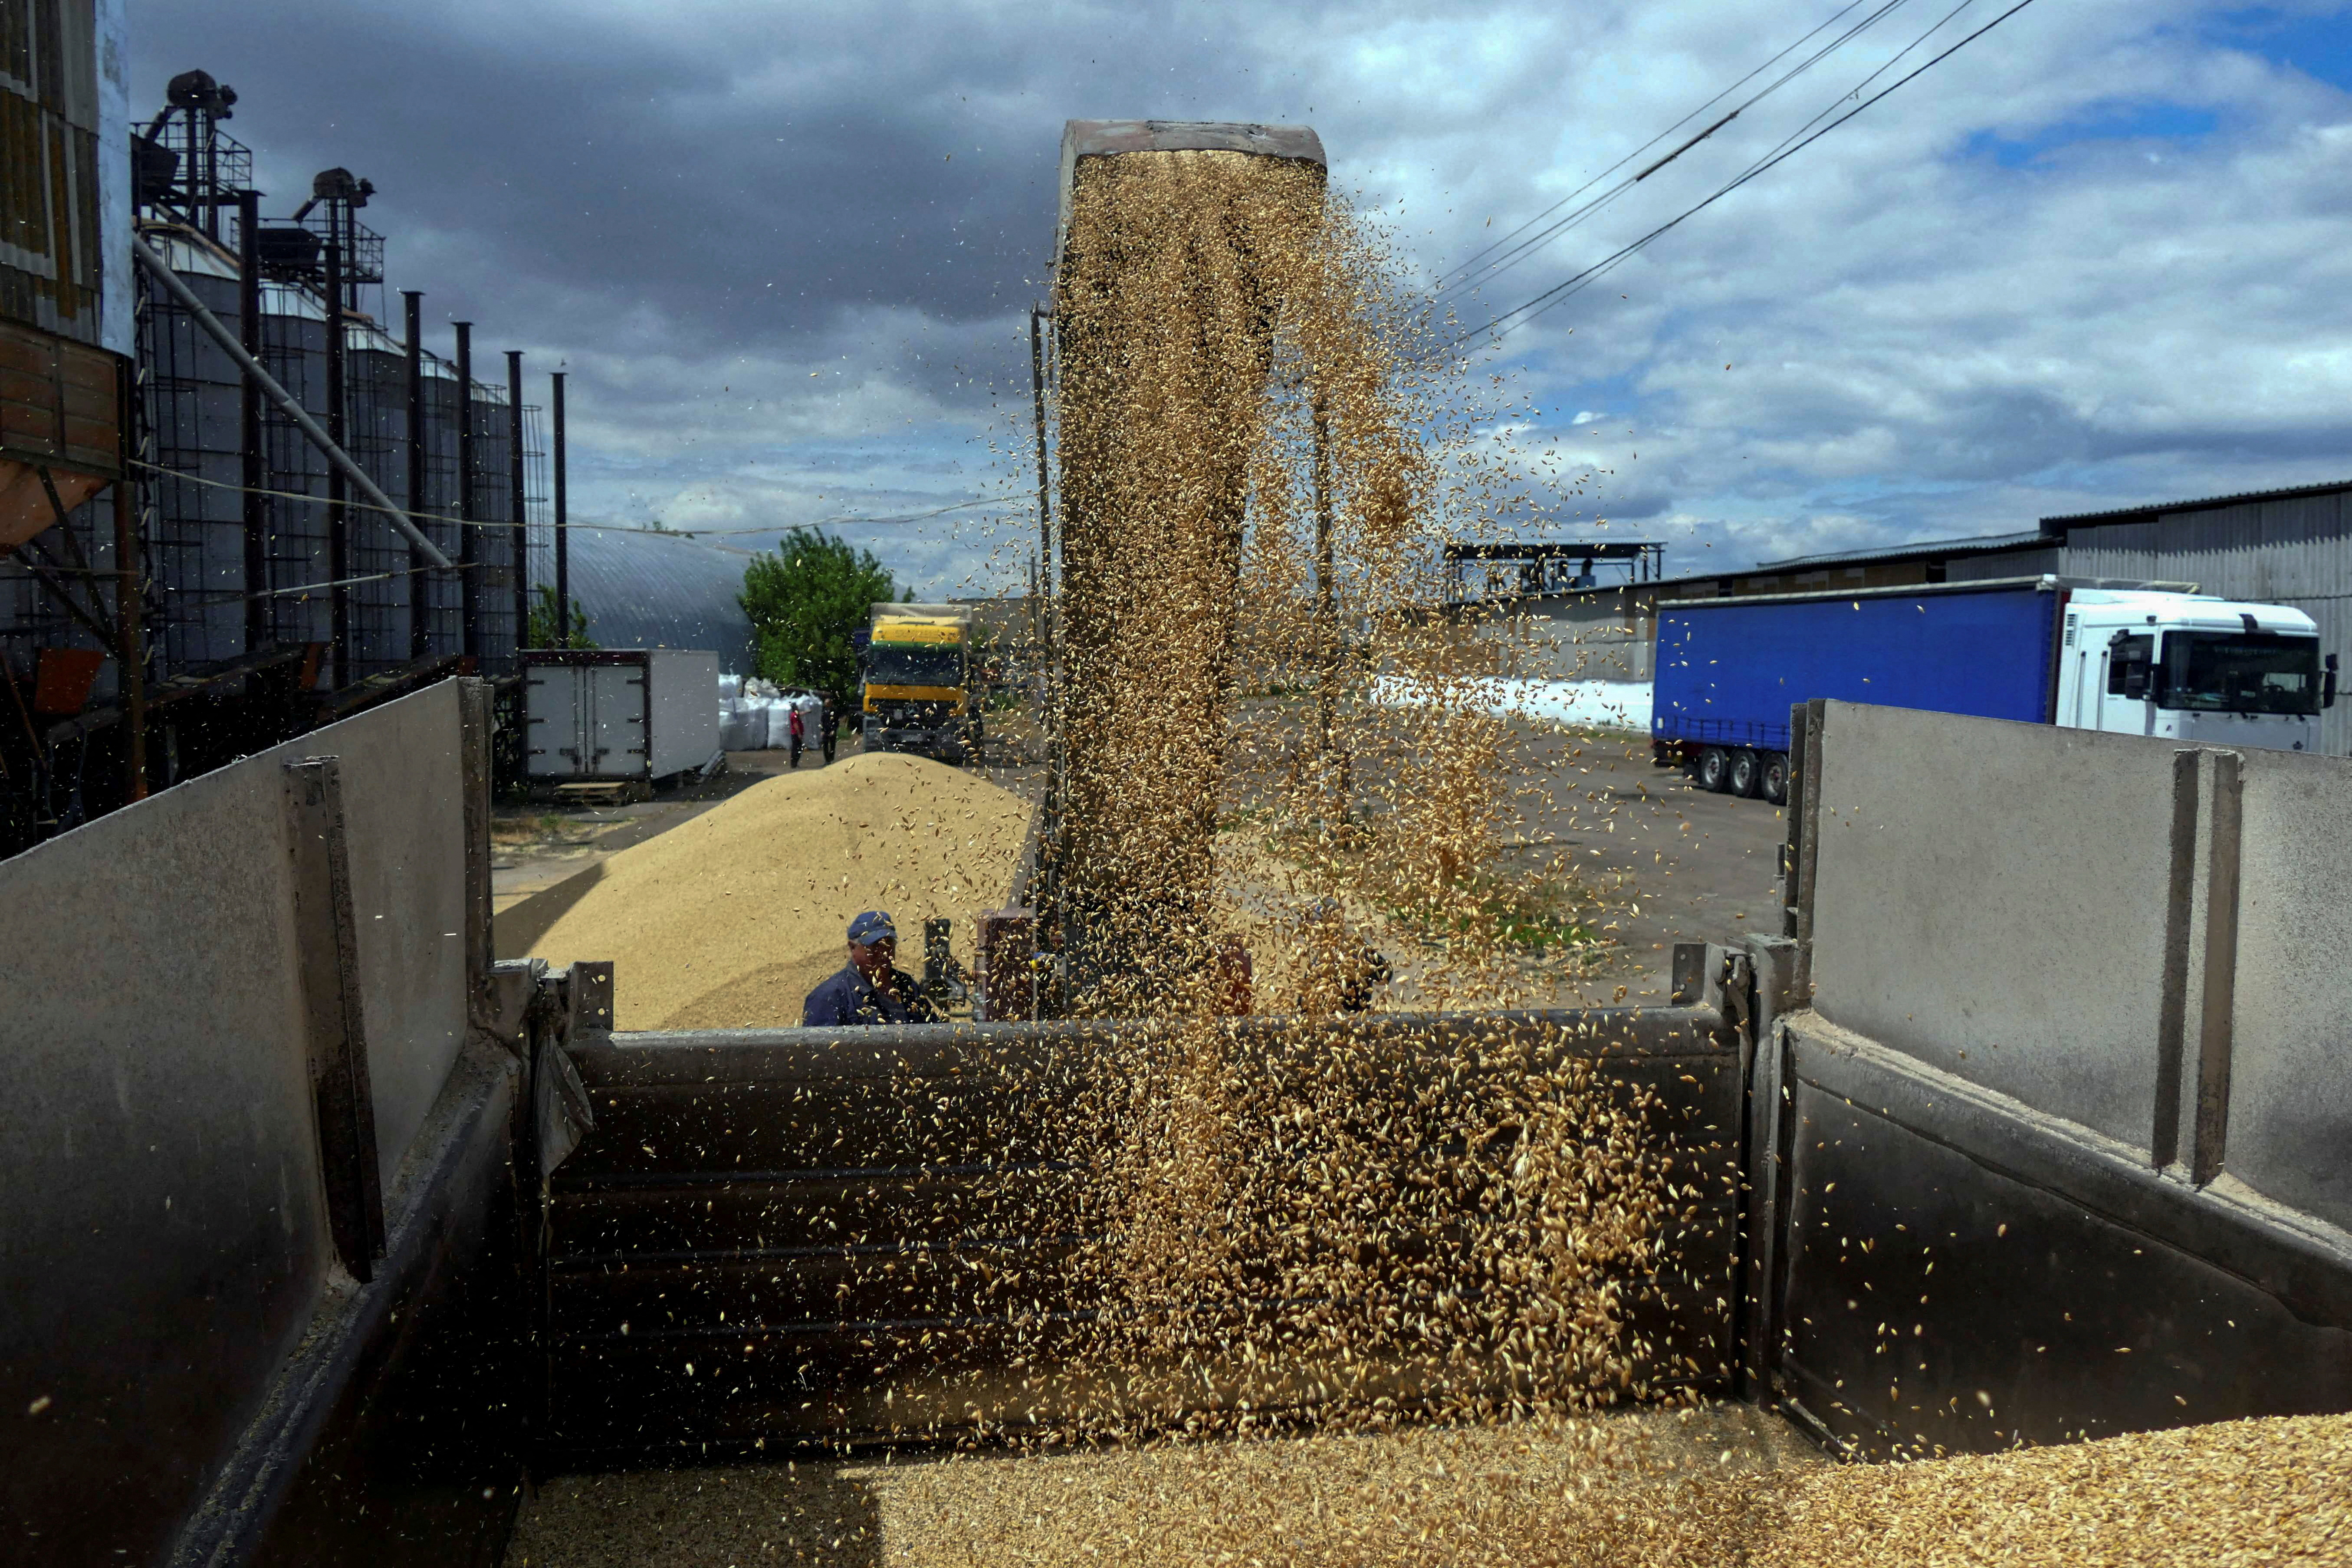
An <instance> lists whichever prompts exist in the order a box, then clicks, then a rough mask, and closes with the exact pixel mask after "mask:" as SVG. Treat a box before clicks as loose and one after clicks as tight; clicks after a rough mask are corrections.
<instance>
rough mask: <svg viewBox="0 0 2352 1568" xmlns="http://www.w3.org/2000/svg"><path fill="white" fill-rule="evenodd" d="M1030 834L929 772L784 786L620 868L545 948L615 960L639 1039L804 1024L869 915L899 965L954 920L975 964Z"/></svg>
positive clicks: (1006, 798)
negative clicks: (941, 919)
mask: <svg viewBox="0 0 2352 1568" xmlns="http://www.w3.org/2000/svg"><path fill="white" fill-rule="evenodd" d="M1028 824H1029V805H1028V803H1027V802H1025V801H1024V800H1023V799H1022V798H1021V797H1020V796H1018V795H1014V794H1013V793H1012V792H1011V791H1009V790H1005V789H1002V788H1000V787H998V786H997V785H995V784H989V783H987V782H986V781H985V780H982V779H979V778H976V777H974V776H972V775H971V774H970V773H965V772H963V771H961V770H960V769H957V768H951V767H948V766H945V765H943V764H941V763H934V762H930V761H929V760H927V759H924V758H920V757H908V756H899V755H893V754H888V753H877V754H874V755H864V756H856V757H850V758H847V759H845V761H843V762H841V763H836V764H835V766H833V767H830V768H826V769H824V771H822V772H819V773H785V774H780V775H778V776H777V777H775V778H772V779H770V780H768V781H767V782H765V783H763V784H756V785H754V786H753V787H751V789H748V790H745V791H744V792H743V793H742V794H740V795H737V796H735V797H734V798H733V799H731V800H730V801H727V802H726V803H725V804H723V805H718V806H714V807H713V808H712V809H710V810H709V811H707V812H705V813H703V814H702V815H701V816H698V817H696V818H694V819H693V820H692V821H690V822H688V823H685V824H683V825H681V826H678V827H676V828H674V829H672V830H671V831H669V832H667V833H665V834H663V835H661V836H660V837H657V838H654V839H651V840H649V841H647V842H646V843H644V844H640V845H637V846H636V847H634V848H630V849H625V850H623V851H622V852H621V853H619V854H617V855H615V856H614V857H613V858H612V859H610V860H609V861H607V862H606V863H605V865H604V875H603V877H602V878H601V879H599V880H598V882H597V883H596V885H595V886H594V887H593V889H590V890H589V892H588V893H587V894H586V896H585V897H583V898H582V899H581V900H580V901H579V902H578V903H576V904H575V905H573V906H572V908H571V909H570V910H566V911H565V912H564V913H563V914H562V916H561V917H560V918H559V919H558V920H557V921H555V923H554V924H553V925H552V926H551V927H550V928H549V929H548V931H547V932H546V934H545V935H544V936H542V937H541V939H540V940H539V941H538V942H536V943H534V944H533V946H534V950H535V952H537V954H538V955H539V956H541V957H544V958H547V959H549V960H551V962H553V963H570V962H572V960H574V959H609V960H611V961H612V962H613V963H614V965H615V969H614V987H615V994H616V998H617V1004H618V1015H619V1016H618V1022H619V1026H620V1027H622V1028H624V1029H655V1028H692V1029H716V1028H730V1027H735V1028H752V1027H760V1026H783V1025H795V1024H798V1023H799V1022H800V1018H801V1002H802V1000H803V997H805V996H806V995H807V994H808V992H809V989H810V988H811V987H812V986H814V984H816V983H817V982H818V981H820V980H822V979H824V977H825V976H826V975H827V974H830V973H833V972H834V971H835V970H836V969H839V968H840V967H841V966H842V964H843V963H845V956H844V942H845V931H846V930H847V928H848V924H849V920H850V917H851V916H853V915H855V914H856V913H857V912H858V911H859V910H875V909H878V910H888V911H890V913H891V914H893V915H894V916H896V917H897V919H898V929H899V943H900V956H899V963H900V966H901V967H919V966H920V963H921V957H922V924H921V922H922V921H923V920H924V919H925V918H926V917H938V916H942V915H944V916H948V917H950V918H952V919H953V920H954V921H956V942H957V946H958V950H959V955H960V956H961V958H962V959H963V960H964V961H965V962H966V963H970V962H971V934H972V930H971V926H972V922H971V917H972V916H973V915H975V914H977V913H979V912H980V911H981V910H990V909H995V908H998V907H1000V906H1002V905H1003V903H1004V901H1005V898H1006V894H1007V892H1008V889H1010V886H1011V883H1012V879H1013V866H1014V863H1015V862H1016V861H1017V860H1018V859H1019V858H1020V854H1021V843H1022V838H1023V836H1024V834H1025V833H1026V832H1027V830H1028Z"/></svg>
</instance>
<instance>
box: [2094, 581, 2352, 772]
mask: <svg viewBox="0 0 2352 1568" xmlns="http://www.w3.org/2000/svg"><path fill="white" fill-rule="evenodd" d="M2064 616H2065V618H2064V622H2063V632H2062V635H2061V637H2060V643H2059V647H2058V650H2057V653H2058V659H2057V664H2058V668H2057V672H2056V673H2057V689H2056V692H2055V701H2054V702H2053V713H2052V715H2051V716H2052V720H2053V722H2055V723H2056V724H2057V725H2058V726H2059V727H2061V728H2063V729H2073V730H2100V731H2106V732H2108V733H2111V734H2125V735H2151V736H2158V737H2162V738H2164V739H2167V740H2177V741H2198V742H2210V743H2214V744H2220V745H2228V746H2252V747H2260V748H2263V749H2265V750H2270V751H2281V752H2315V751H2317V750H2318V749H2319V715H2320V712H2321V710H2324V709H2326V708H2329V707H2332V706H2334V704H2335V701H2336V655H2334V654H2325V655H2323V654H2322V653H2321V651H2320V647H2319V626H2318V625H2317V623H2315V621H2313V620H2312V618H2311V617H2310V616H2307V615H2305V614H2304V613H2303V612H2302V611H2301V610H2295V609H2290V608H2288V607H2286V606H2285V605H2256V604H2241V603H2239V602H2237V601H2235V600H2231V599H2221V598H2213V597H2209V596H2207V595H2200V594H2177V593H2161V592H2156V591H2152V590H2146V589H2126V588H2075V589H2074V590H2072V591H2071V592H2070V593H2069V595H2068V596H2067V598H2066V600H2065V604H2064Z"/></svg>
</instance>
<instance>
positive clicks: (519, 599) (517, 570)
mask: <svg viewBox="0 0 2352 1568" xmlns="http://www.w3.org/2000/svg"><path fill="white" fill-rule="evenodd" d="M529 502H530V492H529V491H528V489H526V488H525V486H524V484H523V468H522V351H521V350H520V349H509V350H507V511H508V515H509V517H510V518H511V519H512V520H513V522H514V615H515V673H516V674H518V675H520V674H521V673H522V650H523V649H524V648H525V647H529V646H530V518H529V516H528V515H527V514H526V513H525V511H524V510H523V509H524V508H525V507H526V506H527V505H528V504H529Z"/></svg>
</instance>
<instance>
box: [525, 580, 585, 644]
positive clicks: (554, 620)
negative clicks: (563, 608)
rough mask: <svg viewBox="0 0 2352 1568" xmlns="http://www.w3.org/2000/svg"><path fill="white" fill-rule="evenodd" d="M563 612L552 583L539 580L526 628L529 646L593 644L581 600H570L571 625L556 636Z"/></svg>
mask: <svg viewBox="0 0 2352 1568" xmlns="http://www.w3.org/2000/svg"><path fill="white" fill-rule="evenodd" d="M562 619H563V617H562V614H561V613H560V612H559V611H558V610H557V609H556V607H555V584H552V583H541V584H540V585H539V588H538V591H537V594H536V595H535V596H534V597H533V598H532V600H531V605H530V626H529V628H528V636H529V639H530V640H529V642H528V643H527V645H526V646H528V647H587V648H592V647H595V646H596V645H595V643H594V642H593V641H592V640H590V638H589V636H588V612H587V611H585V610H583V609H582V608H581V607H580V601H579V600H577V599H574V600H572V625H571V627H570V628H569V631H568V633H566V634H563V635H559V634H558V631H557V628H558V626H561V625H562Z"/></svg>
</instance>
